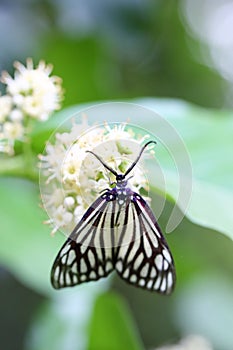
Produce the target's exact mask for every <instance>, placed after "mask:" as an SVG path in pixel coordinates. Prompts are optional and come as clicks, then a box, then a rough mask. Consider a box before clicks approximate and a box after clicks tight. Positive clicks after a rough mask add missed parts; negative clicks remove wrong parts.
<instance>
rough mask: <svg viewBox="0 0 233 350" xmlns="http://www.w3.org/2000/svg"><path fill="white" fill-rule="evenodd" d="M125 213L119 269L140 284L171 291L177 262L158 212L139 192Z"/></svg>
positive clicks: (156, 289) (119, 249) (117, 259)
mask: <svg viewBox="0 0 233 350" xmlns="http://www.w3.org/2000/svg"><path fill="white" fill-rule="evenodd" d="M125 214H126V222H125V223H126V226H127V229H126V230H125V231H123V230H122V233H121V237H120V239H119V243H120V244H119V247H118V248H117V252H116V260H115V269H116V270H117V272H118V274H119V275H120V277H121V278H123V279H124V280H126V281H127V282H129V283H131V284H133V285H135V286H137V287H140V288H143V289H147V290H151V291H157V292H159V293H161V294H170V293H171V292H172V290H173V288H174V286H175V280H176V276H175V267H174V261H173V258H172V255H171V252H170V250H169V248H168V245H167V243H166V241H165V238H164V237H163V235H162V232H161V230H160V228H159V226H158V223H157V221H156V219H155V217H154V214H153V213H152V211H151V209H150V207H149V206H148V204H147V203H146V202H145V200H144V199H143V198H142V197H141V196H140V195H139V194H137V193H133V195H132V196H131V201H130V203H129V204H128V205H127V206H126V211H125ZM126 236H127V238H126ZM129 237H131V238H130V242H129ZM125 239H127V242H125Z"/></svg>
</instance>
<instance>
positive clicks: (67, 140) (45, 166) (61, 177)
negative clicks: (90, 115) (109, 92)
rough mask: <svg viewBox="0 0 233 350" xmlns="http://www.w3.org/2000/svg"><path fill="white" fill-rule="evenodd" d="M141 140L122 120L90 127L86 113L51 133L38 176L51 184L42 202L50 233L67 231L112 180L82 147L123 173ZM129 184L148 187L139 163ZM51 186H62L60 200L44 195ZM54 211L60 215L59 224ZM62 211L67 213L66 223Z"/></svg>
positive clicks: (138, 147)
mask: <svg viewBox="0 0 233 350" xmlns="http://www.w3.org/2000/svg"><path fill="white" fill-rule="evenodd" d="M141 140H142V139H137V138H136V136H135V134H134V133H133V131H132V130H130V129H127V128H126V124H124V125H123V124H120V125H116V124H114V126H113V127H111V126H110V125H107V124H105V125H104V126H95V127H94V128H93V127H92V128H91V127H90V126H89V125H88V123H87V117H86V116H83V119H82V123H80V124H77V123H75V121H74V120H73V121H72V127H71V130H70V132H69V131H66V132H64V133H57V134H56V135H55V141H54V142H53V143H48V144H47V146H46V151H45V153H44V154H43V155H40V161H41V163H40V166H41V173H42V177H43V179H44V183H45V185H46V187H47V189H49V188H51V190H50V195H48V194H47V195H46V196H47V197H46V200H44V203H45V205H46V207H47V208H46V209H47V212H48V213H49V215H50V217H51V220H49V221H48V222H47V223H50V224H52V225H53V226H54V229H53V231H52V233H54V232H55V231H56V230H58V229H62V230H63V231H65V232H67V233H70V232H69V231H71V230H72V229H73V228H74V226H75V225H76V224H77V222H78V221H79V220H80V219H81V217H82V216H83V214H84V212H85V211H86V210H87V208H88V207H89V206H90V205H91V204H92V203H93V201H94V200H95V199H96V198H97V197H98V196H99V195H100V192H101V191H103V190H105V189H107V188H109V187H110V186H111V183H112V182H114V181H115V176H113V175H112V174H111V173H110V172H109V171H107V170H106V169H105V168H104V167H103V165H102V164H101V163H100V162H99V160H98V159H96V157H94V156H93V155H92V154H90V153H87V152H86V151H92V152H95V153H96V154H98V155H99V156H100V157H101V158H102V159H103V160H104V162H106V163H107V164H108V165H109V166H110V167H112V168H113V169H114V170H116V171H117V172H118V173H124V172H125V170H126V169H127V168H128V167H129V166H130V165H131V164H132V161H134V160H135V159H136V157H137V156H138V153H139V151H140V149H141V142H142V141H141ZM129 185H130V186H131V188H132V190H134V191H137V192H140V191H141V190H143V191H144V193H146V191H147V190H148V185H147V179H146V176H145V174H144V173H143V171H142V170H141V167H140V166H136V167H135V168H134V170H133V177H132V178H131V179H130V180H129ZM54 188H62V191H63V192H60V193H63V201H60V202H58V203H57V204H55V201H53V200H51V199H50V200H49V199H48V197H49V196H51V197H53V195H54ZM42 196H43V193H42ZM61 205H62V209H61ZM58 208H59V209H58ZM58 213H59V215H61V213H62V215H63V216H62V217H63V219H62V220H60V225H59V221H58V219H57V216H58ZM65 213H67V214H70V215H68V217H69V219H70V221H69V222H67V226H66V227H65V224H64V223H65V219H64V217H65V216H64V215H65ZM71 217H72V219H71ZM55 222H56V224H55Z"/></svg>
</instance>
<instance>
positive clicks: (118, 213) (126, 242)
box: [51, 141, 176, 294]
mask: <svg viewBox="0 0 233 350" xmlns="http://www.w3.org/2000/svg"><path fill="white" fill-rule="evenodd" d="M152 143H154V144H155V143H156V142H155V141H149V142H147V143H146V144H145V145H144V146H143V147H142V149H141V151H140V152H139V155H138V157H137V158H136V160H135V161H134V162H133V163H132V164H131V166H130V167H129V168H128V169H127V170H126V172H125V173H124V174H118V173H117V172H116V171H115V170H114V169H112V168H111V167H110V166H109V165H108V164H106V163H105V162H104V161H103V159H102V158H101V157H100V156H99V155H97V154H95V153H94V152H92V151H87V152H89V153H91V154H92V155H93V156H95V157H96V158H97V159H98V160H99V162H100V163H101V164H102V165H103V166H104V167H105V168H106V169H107V170H108V171H109V172H110V173H112V174H113V175H114V176H115V178H116V181H115V183H114V184H113V188H109V189H106V190H104V192H103V193H102V194H101V195H100V196H99V197H98V198H97V199H96V200H95V201H94V203H93V204H92V205H91V206H90V207H89V208H88V209H87V211H86V212H85V214H84V215H83V217H82V218H81V220H80V221H79V223H78V224H77V225H76V227H75V228H74V230H73V231H72V233H71V234H70V236H69V238H68V239H67V241H66V242H65V243H64V245H63V246H62V248H61V249H60V251H59V253H58V255H57V257H56V259H55V261H54V263H53V266H52V270H51V283H52V286H53V287H54V288H56V289H59V288H64V287H71V286H75V285H79V284H81V283H83V282H89V281H96V280H99V279H100V278H102V277H106V276H108V275H109V274H110V273H111V272H112V271H114V270H115V271H116V272H117V273H118V275H119V276H120V277H121V278H122V279H123V280H125V281H126V282H128V283H130V284H132V285H134V286H136V287H140V288H143V289H146V290H150V291H156V292H158V293H161V294H170V293H171V292H172V290H173V289H174V286H175V281H176V274H175V266H174V260H173V257H172V254H171V251H170V249H169V247H168V244H167V242H166V240H165V238H164V236H163V234H162V232H161V229H160V227H159V225H158V223H157V220H156V218H155V216H154V214H153V212H152V210H151V208H150V207H149V205H148V204H147V202H146V201H145V200H144V199H143V197H142V196H141V195H140V194H139V193H137V192H134V191H132V190H131V189H130V186H129V185H128V180H127V176H128V175H129V173H130V172H131V171H132V170H133V169H134V167H135V166H136V164H137V163H138V161H139V159H140V157H141V155H142V153H143V151H144V150H145V149H146V148H147V147H148V146H149V145H150V144H152Z"/></svg>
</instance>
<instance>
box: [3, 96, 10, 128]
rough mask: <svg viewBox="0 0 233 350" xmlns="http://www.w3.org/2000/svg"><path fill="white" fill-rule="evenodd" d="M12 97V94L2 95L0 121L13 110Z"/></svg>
mask: <svg viewBox="0 0 233 350" xmlns="http://www.w3.org/2000/svg"><path fill="white" fill-rule="evenodd" d="M11 108H12V98H11V97H10V96H7V95H6V96H0V123H3V122H4V121H5V120H6V118H7V117H8V115H9V114H10V112H11Z"/></svg>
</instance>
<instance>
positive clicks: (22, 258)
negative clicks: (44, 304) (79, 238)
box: [0, 178, 65, 294]
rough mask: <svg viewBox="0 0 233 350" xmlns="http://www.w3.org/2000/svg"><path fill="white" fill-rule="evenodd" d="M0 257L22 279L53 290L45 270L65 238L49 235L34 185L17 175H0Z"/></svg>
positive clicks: (46, 292)
mask: <svg viewBox="0 0 233 350" xmlns="http://www.w3.org/2000/svg"><path fill="white" fill-rule="evenodd" d="M0 198H1V204H0V222H1V231H0V240H1V244H0V261H1V263H2V264H5V265H6V266H8V268H10V269H11V271H12V272H13V273H14V274H15V275H16V276H17V277H18V278H20V279H21V281H22V282H23V283H25V284H26V285H28V286H30V287H31V288H33V289H36V290H37V291H38V292H41V293H43V294H51V293H52V292H53V290H52V287H51V286H50V277H49V272H50V268H51V265H52V262H53V259H54V257H55V255H56V253H57V251H58V249H59V247H60V245H61V243H62V242H63V241H64V240H65V238H64V237H63V236H62V235H57V236H56V237H54V238H52V237H51V235H50V233H49V232H50V229H49V227H47V226H45V225H43V223H42V222H43V220H44V219H45V218H46V215H45V214H44V213H43V211H42V210H41V208H40V207H39V200H40V199H39V193H38V186H36V185H35V184H34V183H32V182H30V181H27V180H22V179H17V178H1V179H0Z"/></svg>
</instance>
